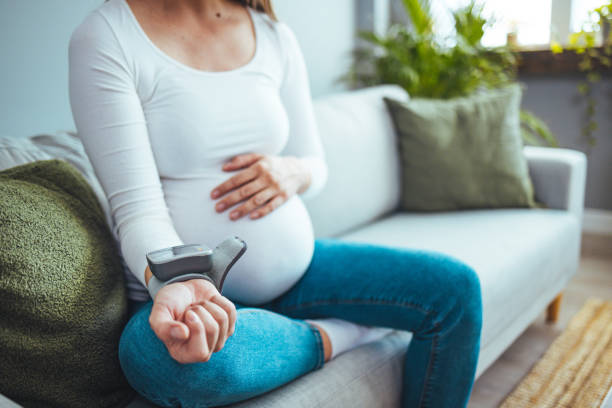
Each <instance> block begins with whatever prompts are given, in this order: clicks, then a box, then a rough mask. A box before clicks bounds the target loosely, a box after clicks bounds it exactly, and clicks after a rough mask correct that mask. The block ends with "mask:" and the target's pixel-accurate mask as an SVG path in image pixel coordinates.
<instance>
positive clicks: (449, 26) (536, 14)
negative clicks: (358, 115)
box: [430, 0, 606, 48]
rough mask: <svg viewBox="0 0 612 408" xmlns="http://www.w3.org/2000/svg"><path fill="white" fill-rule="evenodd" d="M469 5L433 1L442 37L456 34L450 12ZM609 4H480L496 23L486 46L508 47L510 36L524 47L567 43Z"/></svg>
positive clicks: (541, 0) (496, 0)
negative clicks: (592, 12) (594, 11)
mask: <svg viewBox="0 0 612 408" xmlns="http://www.w3.org/2000/svg"><path fill="white" fill-rule="evenodd" d="M468 3H469V0H430V4H431V11H432V14H433V15H434V17H435V20H436V32H438V33H440V36H442V37H444V36H446V35H448V34H450V33H451V32H452V30H453V21H452V16H451V14H450V10H453V9H456V8H458V7H462V6H465V5H466V4H468ZM605 3H606V1H605V0H565V1H563V2H562V1H555V2H554V5H553V1H552V0H513V1H508V0H480V4H482V5H483V6H484V14H485V16H487V17H492V21H493V25H492V27H489V28H488V29H487V31H486V33H485V36H484V37H483V44H484V45H486V46H490V47H494V46H500V45H505V44H506V42H507V38H508V34H509V33H515V34H516V42H517V43H518V45H519V46H522V47H534V48H537V47H540V48H545V47H547V46H548V44H550V42H551V40H555V41H559V42H561V43H566V42H567V37H568V35H569V33H570V32H576V31H580V30H581V29H582V28H584V23H585V22H587V21H588V20H589V11H590V10H592V9H594V8H596V7H599V6H601V5H603V4H605ZM564 4H565V6H564ZM553 6H554V9H553Z"/></svg>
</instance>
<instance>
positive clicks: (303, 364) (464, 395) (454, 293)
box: [119, 239, 482, 407]
mask: <svg viewBox="0 0 612 408" xmlns="http://www.w3.org/2000/svg"><path fill="white" fill-rule="evenodd" d="M151 306H152V302H150V301H149V302H147V303H144V305H143V306H142V307H140V309H139V310H137V311H136V312H135V313H134V315H133V316H132V317H131V319H130V321H129V322H128V324H127V325H126V327H125V329H124V330H123V334H122V336H121V341H120V345H119V358H120V362H121V367H122V368H123V371H124V373H125V375H126V377H127V379H128V381H129V382H130V384H131V385H132V386H133V387H134V388H135V389H136V390H137V391H138V392H139V393H140V394H142V395H143V396H144V397H145V398H147V399H149V400H150V401H152V402H154V403H156V404H159V405H162V406H166V407H178V406H182V407H211V406H219V405H226V404H230V403H234V402H237V401H242V400H245V399H247V398H251V397H254V396H256V395H260V394H263V393H265V392H267V391H270V390H272V389H274V388H277V387H279V386H281V385H283V384H286V383H288V382H290V381H292V380H293V379H295V378H297V377H300V376H301V375H304V374H306V373H308V372H309V371H312V370H316V369H318V368H321V367H322V366H323V362H324V360H323V345H322V341H321V336H320V334H319V332H318V331H317V330H316V329H314V328H313V327H312V326H311V325H310V324H308V323H306V322H304V321H303V320H301V319H306V318H308V319H313V318H323V317H335V318H339V319H345V320H349V321H353V322H356V323H359V324H362V325H370V326H385V327H393V328H396V329H401V330H408V331H411V332H413V334H414V336H413V339H412V341H411V342H410V345H409V347H408V350H407V353H406V357H405V363H404V376H403V392H402V401H403V406H404V407H462V406H466V405H467V401H468V398H469V395H470V391H471V388H472V384H473V381H474V376H475V371H476V363H477V360H478V351H479V343H480V328H481V323H482V312H481V297H480V283H479V280H478V277H477V275H476V273H475V272H474V271H473V270H472V269H471V268H470V267H468V266H467V265H465V264H464V263H462V262H460V261H458V260H456V259H454V258H451V257H449V256H446V255H443V254H440V253H436V252H431V251H421V250H409V249H399V248H391V247H386V246H376V245H370V244H358V243H350V242H344V241H338V240H331V239H325V240H317V241H316V243H315V250H314V254H313V258H312V262H311V263H310V266H309V267H308V270H307V271H306V273H305V274H304V276H303V277H302V278H301V279H300V280H299V281H298V282H297V283H296V284H295V285H294V286H293V287H292V288H291V289H290V290H289V291H287V292H286V293H285V294H283V295H281V296H280V297H278V298H277V299H275V300H273V301H271V302H269V303H266V304H264V305H259V306H258V307H257V308H254V307H245V306H242V305H238V304H236V308H237V310H238V318H237V321H236V331H235V333H234V335H233V336H231V337H230V338H229V339H228V340H227V342H226V343H225V346H224V347H223V349H222V350H220V351H219V352H217V353H214V354H213V356H212V357H211V359H210V360H209V361H208V362H206V363H193V364H180V363H178V362H176V361H175V360H174V359H172V357H171V356H170V355H169V354H168V351H167V350H166V347H165V346H164V344H163V343H162V342H161V341H160V340H159V339H158V338H157V337H156V335H155V333H154V332H153V331H152V329H151V327H150V326H149V322H148V317H149V314H150V311H151Z"/></svg>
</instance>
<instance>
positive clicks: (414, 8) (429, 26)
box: [402, 0, 433, 35]
mask: <svg viewBox="0 0 612 408" xmlns="http://www.w3.org/2000/svg"><path fill="white" fill-rule="evenodd" d="M402 2H403V3H404V9H406V12H407V13H408V16H409V17H410V21H412V24H413V25H414V30H415V32H416V33H417V34H420V35H427V34H431V33H433V19H432V18H431V13H430V7H429V0H421V1H419V0H402Z"/></svg>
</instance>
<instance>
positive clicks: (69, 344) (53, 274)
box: [0, 160, 133, 407]
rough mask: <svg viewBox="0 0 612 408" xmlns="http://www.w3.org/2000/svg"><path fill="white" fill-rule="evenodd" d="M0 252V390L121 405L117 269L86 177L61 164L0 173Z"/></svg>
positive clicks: (52, 402) (65, 403) (29, 398)
mask: <svg viewBox="0 0 612 408" xmlns="http://www.w3.org/2000/svg"><path fill="white" fill-rule="evenodd" d="M0 248H2V250H1V251H0V353H1V355H2V358H1V360H2V362H1V363H0V393H2V394H5V395H6V396H7V397H9V398H11V399H13V400H15V401H17V402H19V403H20V404H22V405H24V406H26V407H34V406H36V407H45V406H46V407H50V406H57V407H59V406H61V407H112V406H121V405H125V403H127V402H128V401H129V399H131V397H132V396H133V391H132V390H131V389H130V387H129V386H128V384H127V382H126V380H125V379H124V377H123V374H122V371H121V367H120V366H119V360H118V356H117V349H118V341H119V336H120V334H121V330H122V328H123V326H124V324H125V323H126V319H127V299H126V290H125V286H124V281H123V274H122V267H121V263H120V261H119V255H118V250H117V248H116V245H115V243H114V240H113V238H112V235H111V233H110V230H109V229H108V227H107V225H106V221H105V218H104V214H103V212H102V209H101V207H100V205H99V203H98V201H97V199H96V196H95V194H94V192H93V190H92V189H91V187H90V186H89V184H88V183H87V181H86V180H85V178H84V177H83V176H81V174H80V173H79V172H78V171H77V170H76V169H75V168H74V167H72V166H71V165H70V164H68V163H67V162H64V161H61V160H45V161H37V162H33V163H28V164H25V165H22V166H17V167H13V168H10V169H8V170H5V171H2V172H0Z"/></svg>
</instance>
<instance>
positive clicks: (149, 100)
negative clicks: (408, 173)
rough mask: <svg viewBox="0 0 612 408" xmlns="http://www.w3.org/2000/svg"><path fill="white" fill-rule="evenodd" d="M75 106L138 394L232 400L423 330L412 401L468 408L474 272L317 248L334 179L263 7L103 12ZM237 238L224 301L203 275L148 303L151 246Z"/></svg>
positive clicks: (332, 246)
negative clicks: (317, 200)
mask: <svg viewBox="0 0 612 408" xmlns="http://www.w3.org/2000/svg"><path fill="white" fill-rule="evenodd" d="M314 26H316V22H313V27H314ZM313 29H314V28H313ZM70 98H71V104H72V110H73V114H74V119H75V122H76V125H77V129H78V132H79V135H80V137H81V139H82V141H83V144H84V146H85V150H86V152H87V154H88V156H89V158H90V160H91V162H92V164H93V167H94V170H95V173H96V175H97V176H98V178H99V180H100V182H101V184H102V186H103V188H104V191H105V193H106V197H107V199H108V201H109V203H110V208H111V211H112V216H113V223H114V225H113V232H114V234H115V237H116V238H117V240H118V243H119V246H120V249H121V252H122V255H123V258H124V260H125V263H126V270H127V272H128V273H127V278H128V289H129V298H130V310H131V314H132V316H131V319H130V321H129V322H128V324H127V325H126V327H125V329H124V331H123V334H122V337H121V341H120V345H119V356H120V361H121V366H122V368H123V370H124V372H125V375H126V377H127V379H128V381H129V382H130V384H131V385H132V386H133V387H134V388H135V389H136V390H137V391H138V392H139V393H140V394H142V395H143V396H144V397H146V398H147V399H149V400H150V401H152V402H154V403H156V404H159V405H162V406H168V407H169V406H183V407H196V406H198V407H211V406H219V405H226V404H230V403H233V402H237V401H241V400H245V399H247V398H250V397H253V396H256V395H259V394H263V393H265V392H267V391H270V390H272V389H274V388H276V387H279V386H281V385H283V384H285V383H287V382H289V381H291V380H293V379H295V378H297V377H299V376H301V375H304V374H306V373H308V372H310V371H312V370H316V369H319V368H321V367H322V366H323V365H324V364H325V362H327V361H328V360H330V359H332V358H334V357H335V356H336V355H338V354H340V353H342V352H344V351H346V350H349V349H351V348H354V347H356V346H358V345H360V344H363V343H365V342H368V341H373V340H375V339H378V338H380V337H381V336H383V335H385V334H386V333H387V332H388V331H389V330H390V329H389V328H396V329H401V330H409V331H412V332H413V333H414V337H413V339H412V341H411V343H410V346H409V348H408V350H407V353H406V357H405V369H404V377H403V396H402V401H403V406H404V407H461V406H465V405H466V404H467V400H468V397H469V394H470V390H471V387H472V383H473V381H474V375H475V369H476V362H477V358H478V350H479V338H480V327H481V300H480V286H479V281H478V278H477V276H476V274H475V273H474V271H473V270H471V269H470V268H469V267H468V266H466V265H464V264H463V263H461V262H459V261H457V260H455V259H453V258H450V257H447V256H444V255H442V254H437V253H433V252H426V251H416V250H408V249H399V248H391V247H383V246H376V245H367V244H357V243H350V242H342V241H336V240H330V239H328V240H315V239H314V235H313V229H312V225H311V222H310V218H309V215H308V212H307V211H306V208H305V207H304V204H303V203H302V199H303V198H304V197H308V196H310V197H312V196H315V195H316V194H317V193H318V192H320V191H321V189H322V188H323V185H324V184H325V180H326V178H327V168H326V164H325V160H324V155H323V151H322V147H321V143H320V140H319V135H318V133H317V128H316V124H315V119H314V114H313V107H312V102H311V98H310V91H309V87H308V78H307V73H306V68H305V64H304V60H303V56H302V53H301V51H300V48H299V46H298V43H297V41H296V39H295V37H294V35H293V33H292V32H291V30H290V29H289V28H288V26H287V25H286V24H284V23H282V22H278V21H277V20H276V18H275V16H274V13H273V11H272V8H271V5H270V2H269V0H259V1H257V0H242V1H231V0H110V1H108V2H105V3H104V4H102V5H101V6H100V7H98V8H97V9H96V10H94V11H93V12H92V13H91V14H90V15H89V16H88V17H87V18H86V19H85V21H84V22H83V23H82V24H81V25H80V26H79V27H78V28H77V29H76V30H75V32H74V33H73V35H72V38H71V42H70ZM373 165H375V164H373ZM346 205H347V210H349V211H350V207H351V206H356V205H359V203H346ZM233 235H236V236H238V237H240V238H242V239H243V240H244V241H246V242H247V244H248V250H247V251H246V253H245V255H244V256H243V257H242V258H240V260H239V261H238V262H237V263H236V264H235V266H234V267H233V269H232V270H231V271H230V273H229V275H228V276H227V279H226V281H225V285H224V287H223V293H222V294H221V293H219V292H218V291H217V289H216V288H215V286H214V285H213V284H211V283H210V282H209V281H207V280H204V279H192V280H188V281H184V282H180V283H173V284H170V285H167V286H164V287H163V288H162V289H161V290H159V292H157V294H156V295H155V298H154V299H150V297H149V292H148V291H147V285H148V283H149V279H150V278H151V276H152V275H151V271H150V270H149V269H148V266H147V262H146V258H145V255H146V254H147V253H148V252H151V251H154V250H159V249H163V248H167V247H171V246H176V245H182V244H194V243H205V244H209V245H211V246H214V245H216V244H217V243H219V242H221V241H222V240H224V239H225V238H227V237H229V236H233Z"/></svg>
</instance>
